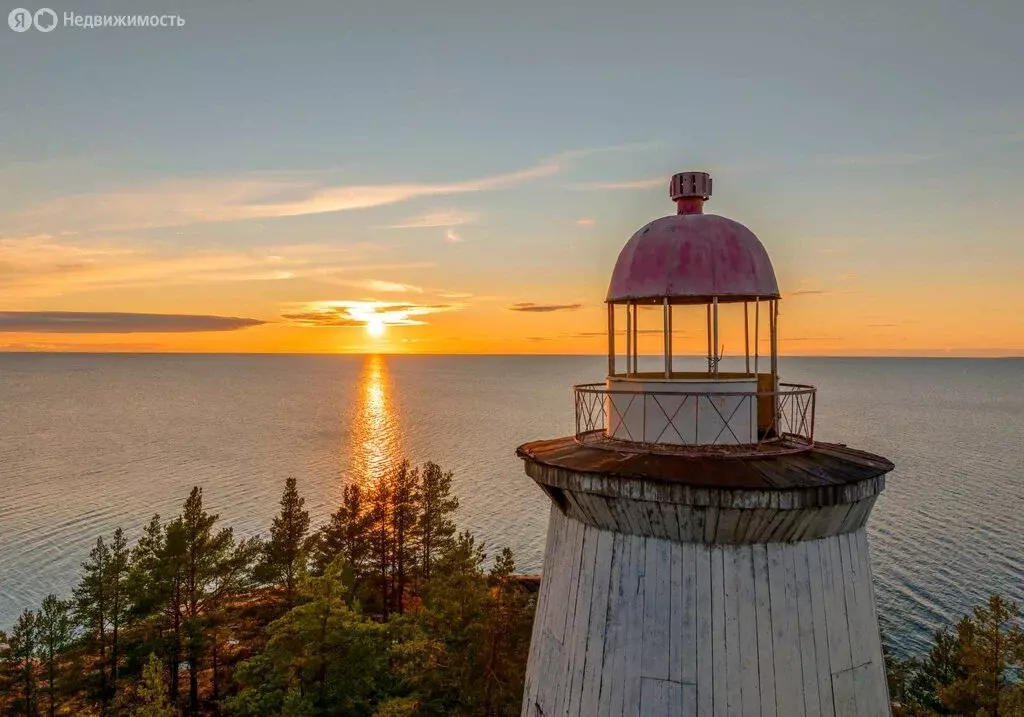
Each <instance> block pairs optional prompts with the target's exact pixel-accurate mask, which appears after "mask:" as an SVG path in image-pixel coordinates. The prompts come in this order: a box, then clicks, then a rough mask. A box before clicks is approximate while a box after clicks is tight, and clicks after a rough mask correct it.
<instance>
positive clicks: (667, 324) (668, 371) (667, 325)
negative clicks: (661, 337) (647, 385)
mask: <svg viewBox="0 0 1024 717" xmlns="http://www.w3.org/2000/svg"><path fill="white" fill-rule="evenodd" d="M669 309H670V307H669V304H668V297H667V296H666V297H665V303H664V308H663V309H662V317H661V318H662V321H663V322H664V333H665V378H672V320H671V319H670V318H669Z"/></svg>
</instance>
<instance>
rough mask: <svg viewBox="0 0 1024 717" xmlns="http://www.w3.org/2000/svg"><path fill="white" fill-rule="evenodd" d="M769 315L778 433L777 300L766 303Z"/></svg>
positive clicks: (774, 406) (774, 407) (773, 388)
mask: <svg viewBox="0 0 1024 717" xmlns="http://www.w3.org/2000/svg"><path fill="white" fill-rule="evenodd" d="M768 307H769V308H768V311H769V314H770V316H771V332H772V396H773V398H772V404H773V416H774V420H775V432H776V433H779V423H778V421H779V300H778V299H772V301H771V302H769V304H768Z"/></svg>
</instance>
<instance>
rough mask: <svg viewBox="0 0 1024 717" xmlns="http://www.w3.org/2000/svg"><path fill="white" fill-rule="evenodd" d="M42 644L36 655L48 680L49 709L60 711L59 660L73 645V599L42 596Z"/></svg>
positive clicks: (40, 640) (40, 637) (39, 628)
mask: <svg viewBox="0 0 1024 717" xmlns="http://www.w3.org/2000/svg"><path fill="white" fill-rule="evenodd" d="M37 626H38V635H39V645H38V648H37V656H38V658H39V663H40V666H41V667H42V672H43V677H44V679H45V680H46V704H47V706H48V710H47V713H48V714H49V715H50V716H51V717H53V715H55V714H56V713H57V677H58V672H59V665H58V661H59V660H60V657H61V655H62V654H63V653H64V651H65V650H67V649H68V648H69V647H70V646H71V639H72V637H73V628H74V625H73V623H72V620H71V603H69V602H65V601H64V600H59V599H58V598H57V596H56V595H47V596H46V597H45V598H44V599H43V608H42V610H40V612H39V617H38V620H37Z"/></svg>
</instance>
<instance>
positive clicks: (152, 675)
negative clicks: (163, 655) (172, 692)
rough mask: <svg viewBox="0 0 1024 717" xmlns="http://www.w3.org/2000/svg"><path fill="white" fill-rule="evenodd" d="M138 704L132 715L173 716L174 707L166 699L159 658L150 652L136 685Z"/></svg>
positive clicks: (146, 716) (138, 716) (135, 716)
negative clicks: (140, 678)
mask: <svg viewBox="0 0 1024 717" xmlns="http://www.w3.org/2000/svg"><path fill="white" fill-rule="evenodd" d="M138 697H139V706H138V707H137V708H136V709H135V711H134V713H133V717H174V707H172V706H171V703H170V702H168V701H167V685H166V684H165V682H164V678H163V674H162V673H161V671H160V660H159V659H157V656H156V655H155V654H150V656H149V660H148V661H147V662H146V666H145V667H144V668H143V670H142V681H141V682H140V683H139V687H138Z"/></svg>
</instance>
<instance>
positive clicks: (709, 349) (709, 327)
mask: <svg viewBox="0 0 1024 717" xmlns="http://www.w3.org/2000/svg"><path fill="white" fill-rule="evenodd" d="M707 311H708V376H710V375H711V304H708V305H707Z"/></svg>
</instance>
